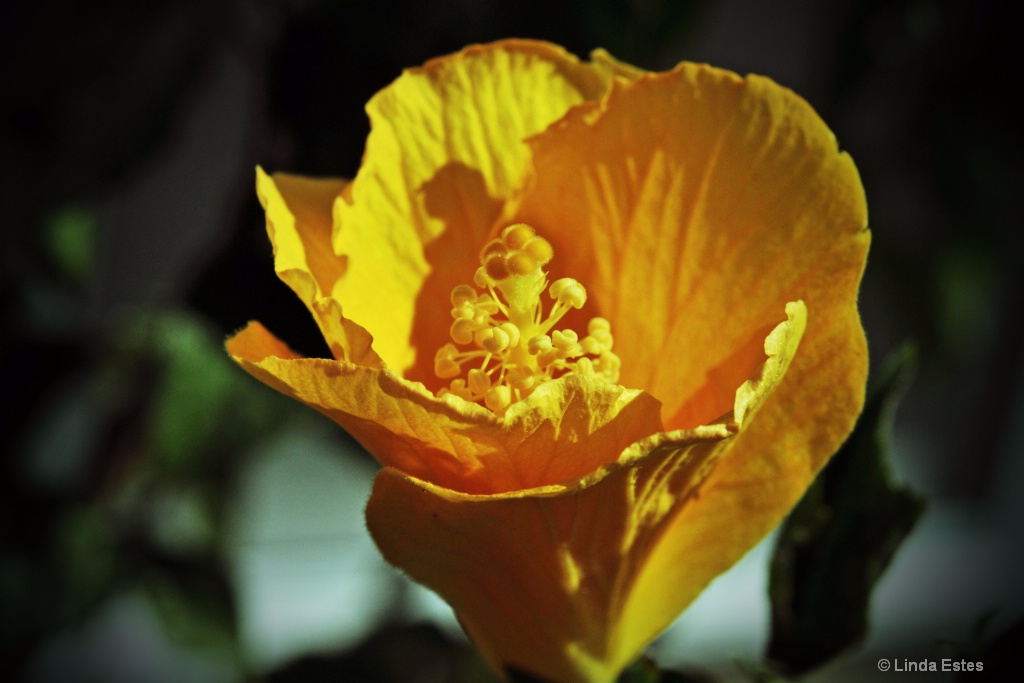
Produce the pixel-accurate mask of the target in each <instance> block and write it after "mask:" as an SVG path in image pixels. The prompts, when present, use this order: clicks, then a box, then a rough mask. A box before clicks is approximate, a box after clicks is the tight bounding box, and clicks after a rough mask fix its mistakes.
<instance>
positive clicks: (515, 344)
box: [434, 223, 620, 415]
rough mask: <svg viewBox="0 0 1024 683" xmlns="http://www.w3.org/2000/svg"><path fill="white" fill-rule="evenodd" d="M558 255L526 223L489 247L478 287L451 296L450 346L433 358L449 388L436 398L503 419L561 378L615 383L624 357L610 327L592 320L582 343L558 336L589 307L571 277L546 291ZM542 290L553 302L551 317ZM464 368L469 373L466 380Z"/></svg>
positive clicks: (482, 254)
mask: <svg viewBox="0 0 1024 683" xmlns="http://www.w3.org/2000/svg"><path fill="white" fill-rule="evenodd" d="M553 256H554V250H553V249H552V247H551V244H550V243H549V242H548V241H547V240H546V239H544V238H543V237H540V236H539V235H537V233H536V231H535V230H534V229H533V228H531V227H530V226H529V225H526V224H525V223H517V224H515V225H510V226H509V227H507V228H505V229H504V230H503V231H502V233H501V236H500V237H499V238H497V239H494V240H491V241H490V242H488V243H487V245H486V246H484V248H483V250H482V251H481V252H480V264H481V265H480V267H479V268H478V269H477V271H476V274H475V275H474V276H473V283H474V284H475V285H476V287H475V288H474V287H472V286H470V285H464V284H463V285H458V286H457V287H455V288H454V289H453V290H452V296H451V301H452V307H453V308H452V318H454V319H455V321H454V322H453V323H452V326H451V331H450V334H451V338H452V342H449V343H447V344H445V345H444V346H442V347H441V348H440V349H438V351H437V354H436V355H435V356H434V373H435V374H436V375H437V376H438V377H440V378H442V379H451V383H450V384H449V386H448V387H446V388H443V389H441V391H440V392H438V395H441V396H443V395H444V394H447V393H452V394H455V395H456V396H459V397H460V398H463V399H466V400H467V401H477V402H480V401H482V402H483V404H484V405H486V406H487V407H488V408H490V409H491V410H493V411H494V412H495V413H497V414H498V415H502V414H504V412H505V410H506V409H507V408H508V406H509V405H511V404H512V403H514V402H515V401H519V400H522V399H524V398H526V397H527V396H529V395H530V394H531V393H533V391H534V390H535V389H536V388H537V387H538V386H540V385H541V384H543V383H545V382H548V381H550V380H552V379H556V378H558V377H562V376H564V375H568V374H577V375H591V376H597V377H603V378H604V379H606V380H608V381H609V382H618V380H619V365H620V363H619V357H618V356H616V355H615V354H614V353H613V352H612V334H611V326H610V325H609V323H608V321H607V320H605V319H604V318H591V319H590V322H589V323H588V324H587V335H586V336H585V337H583V338H582V339H581V338H580V337H579V335H578V334H577V333H576V332H575V331H573V330H571V329H567V328H564V329H559V330H555V329H553V328H554V327H555V325H556V324H557V323H558V321H559V320H561V319H562V317H563V316H564V315H565V314H566V313H568V312H569V310H570V309H573V308H577V309H579V308H582V307H583V305H584V304H585V303H586V301H587V290H586V289H584V288H583V285H581V284H580V283H579V282H577V281H576V280H574V279H572V278H561V279H558V280H555V281H554V282H553V283H552V284H551V286H550V287H548V278H547V273H546V272H544V269H543V266H545V265H546V264H547V263H549V262H550V261H551V259H552V257H553ZM478 289H479V290H483V291H478ZM545 289H546V290H547V291H548V294H549V296H550V297H551V299H552V300H553V303H552V304H551V308H550V310H549V311H548V313H547V315H546V316H545V314H544V308H543V305H542V303H541V298H542V295H543V293H544V290H545ZM453 342H454V343H453ZM460 346H463V347H469V348H468V349H467V350H461V349H460V348H459V347H460ZM463 366H468V368H469V369H468V371H465V378H463V377H462V375H463V372H464V370H463ZM452 378H454V379H452Z"/></svg>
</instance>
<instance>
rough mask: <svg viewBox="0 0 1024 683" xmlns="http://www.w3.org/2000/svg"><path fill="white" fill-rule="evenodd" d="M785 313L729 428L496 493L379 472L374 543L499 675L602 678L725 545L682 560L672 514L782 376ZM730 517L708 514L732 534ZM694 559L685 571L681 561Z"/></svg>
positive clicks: (693, 591) (692, 589)
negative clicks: (436, 596)
mask: <svg viewBox="0 0 1024 683" xmlns="http://www.w3.org/2000/svg"><path fill="white" fill-rule="evenodd" d="M786 312H787V320H786V321H784V322H782V323H780V324H779V325H778V326H776V327H775V328H774V329H773V330H772V331H771V333H770V334H769V335H768V337H767V339H765V340H764V341H763V348H764V353H765V354H767V360H765V362H764V363H763V364H762V366H761V367H760V369H759V371H758V372H757V374H756V376H755V377H753V378H751V379H750V380H748V381H747V382H745V383H744V384H743V385H741V386H740V388H739V389H738V390H736V391H735V392H734V397H735V398H734V401H735V409H734V411H733V412H734V415H735V417H736V418H737V419H736V422H730V423H728V424H725V423H721V424H714V425H708V426H703V427H698V428H696V429H692V430H680V431H675V432H669V433H661V434H656V435H653V436H651V437H648V438H646V439H642V440H640V441H638V442H636V443H634V444H631V445H630V446H628V447H627V448H626V449H624V450H623V452H622V454H621V455H620V457H619V458H618V461H617V462H616V463H614V464H610V465H606V466H604V467H602V468H600V469H598V470H596V471H594V472H593V473H591V474H588V475H586V476H583V477H581V478H580V479H578V480H576V481H569V482H566V483H564V484H563V485H560V486H548V487H543V488H537V489H533V490H522V491H514V492H509V493H506V494H501V495H491V496H472V495H465V494H463V493H458V492H455V491H450V490H446V489H444V488H441V487H438V486H435V485H433V484H430V483H428V482H424V481H421V480H418V479H416V478H415V477H410V476H408V475H407V474H405V473H402V472H399V471H396V470H394V469H390V468H388V469H385V470H383V471H382V472H381V473H380V474H379V475H378V476H377V480H376V482H375V484H374V491H373V494H372V496H371V498H370V502H369V505H368V506H367V511H366V515H367V525H368V527H369V529H370V532H371V533H372V534H373V537H374V540H375V542H376V543H377V545H378V547H379V548H380V549H381V552H382V553H383V554H384V556H385V558H386V559H387V560H388V561H390V562H391V563H393V564H395V565H397V566H399V567H402V568H403V569H404V570H405V571H406V572H408V573H409V575H410V576H412V578H414V579H416V580H417V581H420V582H422V583H424V584H426V585H427V586H429V587H431V588H433V589H434V590H436V591H438V593H440V594H441V596H442V597H443V598H444V599H445V600H446V601H447V602H448V603H449V604H451V605H452V607H453V608H454V609H455V611H456V613H457V614H458V616H459V619H460V621H461V623H462V624H463V626H464V628H465V629H466V631H467V633H468V634H469V635H470V637H471V638H472V639H473V640H474V642H475V644H476V645H477V647H478V648H479V649H480V650H481V652H482V653H483V654H484V656H485V657H486V658H487V659H488V660H489V661H491V663H492V664H493V665H494V666H496V667H497V668H502V667H505V666H515V667H520V668H524V669H526V670H527V671H528V672H530V673H532V674H534V675H538V676H541V677H543V678H545V679H546V680H547V679H549V680H558V681H606V680H607V681H610V680H613V679H614V678H615V676H616V675H617V674H618V672H619V671H620V670H621V669H622V668H623V667H625V666H626V665H627V664H628V663H629V662H630V661H632V660H633V659H634V658H635V657H636V656H637V654H638V653H639V652H640V650H641V649H642V648H643V647H644V646H645V645H646V644H647V643H648V642H649V641H650V640H651V639H652V638H653V637H654V636H655V635H657V634H658V633H659V632H660V631H661V630H662V629H664V628H665V626H667V625H668V623H669V622H670V621H671V619H672V618H674V617H675V615H677V614H678V613H679V612H680V611H682V610H683V609H684V608H685V607H686V606H687V604H689V602H690V601H691V600H692V599H693V597H695V596H696V595H697V594H698V593H699V591H700V589H701V588H703V587H704V586H705V585H706V584H707V582H708V581H709V580H710V579H711V578H713V577H714V576H715V575H717V574H718V573H720V572H721V571H723V570H724V569H725V568H726V567H727V566H728V565H723V561H724V560H723V557H722V555H723V554H724V555H726V556H729V557H732V555H733V554H734V553H735V552H736V550H737V549H736V548H735V547H734V546H730V545H729V544H728V542H726V543H718V544H712V545H713V546H714V547H715V548H716V549H718V550H719V551H720V553H719V555H715V554H714V553H713V552H711V553H705V554H704V555H703V556H699V557H698V556H696V555H695V556H694V558H690V557H686V558H685V559H681V558H680V557H679V555H678V553H677V550H678V546H679V543H678V542H677V540H676V539H674V538H673V536H680V537H681V538H682V540H683V542H684V543H688V542H689V541H691V540H692V538H691V536H690V535H689V534H688V533H687V529H685V528H683V527H684V525H683V524H682V523H680V522H679V521H678V518H679V516H680V515H682V514H683V513H684V511H686V510H688V509H689V508H691V507H695V506H700V505H701V501H702V499H703V498H704V496H705V493H704V491H705V489H706V488H707V483H706V482H708V481H710V478H711V477H713V476H714V473H715V472H716V471H717V469H718V468H720V467H724V466H727V465H728V463H729V462H730V461H731V460H732V459H733V458H734V457H736V455H735V453H734V451H735V450H736V448H737V447H738V445H740V444H742V441H741V436H742V434H743V429H744V428H745V427H746V426H747V425H748V424H753V423H755V422H756V420H752V419H751V418H752V416H753V415H755V414H756V413H757V412H758V411H759V410H760V408H761V407H762V406H763V404H764V403H765V401H766V400H768V399H769V397H770V396H771V395H772V393H773V392H774V391H775V390H776V389H777V388H778V387H779V386H780V384H781V383H782V382H783V379H784V377H785V376H786V374H787V372H788V371H789V369H790V367H791V364H792V361H793V359H794V357H795V356H796V352H797V349H798V348H799V344H800V339H801V335H802V334H803V332H804V329H805V324H806V309H805V308H804V306H803V305H802V303H800V302H794V303H792V304H790V305H789V306H787V308H786ZM762 357H763V356H762ZM736 432H739V434H735V433H736ZM734 434H735V436H734ZM739 457H742V453H741V454H740V456H739ZM760 483H761V484H763V485H765V484H770V482H766V481H761V482H760ZM739 512H741V510H739V509H737V508H736V507H735V506H733V507H731V508H729V509H728V510H726V511H725V512H723V513H719V514H717V515H716V516H717V518H719V519H722V518H724V517H726V516H728V515H730V514H731V515H733V517H732V518H731V520H730V521H731V524H732V525H733V526H743V525H745V524H747V520H746V519H745V518H743V517H740V516H736V515H737V514H738V513H739ZM719 531H721V530H719ZM740 536H741V537H742V538H741V540H740V543H746V542H747V538H746V537H745V536H743V535H742V534H741V535H740ZM725 537H726V539H730V540H731V539H734V538H735V537H736V535H735V534H732V533H731V532H730V533H726V534H725ZM748 547H749V546H743V547H742V549H741V550H742V551H745V550H746V549H747V548H748ZM723 548H724V549H725V551H726V552H724V553H722V552H721V551H722V549H723ZM665 557H669V558H670V560H671V562H676V563H677V564H676V565H671V564H669V563H668V561H666V559H665ZM524 559H525V561H524ZM692 559H696V560H697V562H698V566H697V567H696V568H690V567H687V568H685V569H684V568H683V567H680V566H679V563H681V564H684V565H689V564H690V563H691V560H692ZM730 564H731V562H730ZM649 566H656V567H671V568H672V571H673V572H674V573H673V574H667V575H659V574H652V572H651V571H650V570H649V569H648V567H649ZM653 581H658V582H659V583H657V584H654V583H652V582H653ZM538 610H539V612H538Z"/></svg>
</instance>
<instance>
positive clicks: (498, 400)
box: [484, 384, 512, 413]
mask: <svg viewBox="0 0 1024 683" xmlns="http://www.w3.org/2000/svg"><path fill="white" fill-rule="evenodd" d="M511 402H512V390H511V389H509V388H508V387H507V386H505V385H504V384H499V385H498V386H496V387H491V388H490V389H488V390H487V391H486V392H485V393H484V405H485V406H487V407H488V408H490V409H491V410H493V411H494V412H496V413H501V412H504V411H505V409H506V408H508V405H509V404H510V403H511Z"/></svg>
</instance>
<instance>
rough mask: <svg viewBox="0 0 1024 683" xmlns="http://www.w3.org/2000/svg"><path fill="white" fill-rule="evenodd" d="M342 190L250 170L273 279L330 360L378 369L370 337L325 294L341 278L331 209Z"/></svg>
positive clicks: (327, 182) (337, 184) (331, 183)
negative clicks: (311, 323)
mask: <svg viewBox="0 0 1024 683" xmlns="http://www.w3.org/2000/svg"><path fill="white" fill-rule="evenodd" d="M345 189H346V183H345V181H344V180H339V179H333V178H332V179H319V178H304V177H301V176H293V175H288V174H285V173H277V174H275V175H274V176H273V177H271V176H269V175H267V174H266V173H265V172H264V171H263V169H262V168H259V167H257V169H256V194H257V195H258V196H259V199H260V203H261V204H262V205H263V209H264V210H265V211H266V214H267V235H268V236H269V237H270V243H271V244H272V245H273V247H274V270H276V271H277V275H278V277H280V278H281V279H282V280H283V281H284V282H285V283H286V284H287V285H288V286H289V287H291V288H292V291H294V292H295V293H296V294H297V295H298V296H299V298H300V299H301V300H302V302H303V303H304V304H306V307H307V308H308V309H309V311H310V313H312V314H313V318H314V319H315V320H316V322H317V325H319V327H320V331H321V332H322V333H323V336H324V340H325V341H326V342H327V344H328V346H330V348H331V352H332V353H333V354H334V357H335V358H338V359H343V360H349V361H351V362H353V363H358V364H360V365H367V366H371V367H379V366H380V364H381V361H380V358H379V357H378V356H377V354H375V353H374V352H373V350H372V349H371V343H372V341H373V340H372V339H371V338H370V335H369V334H368V333H367V332H366V330H365V329H363V328H362V327H360V326H359V325H357V324H355V323H353V322H352V321H350V320H348V319H347V318H345V316H344V315H342V310H341V305H340V304H339V303H338V301H337V300H336V299H334V298H332V297H331V296H330V292H331V291H332V289H333V288H334V286H335V284H336V283H337V282H338V280H339V279H340V278H341V277H342V276H344V274H345V260H344V259H343V258H338V257H337V256H335V255H334V250H333V248H332V247H331V207H332V206H333V204H334V200H335V199H336V198H337V197H339V196H340V195H341V193H342V191H343V190H345Z"/></svg>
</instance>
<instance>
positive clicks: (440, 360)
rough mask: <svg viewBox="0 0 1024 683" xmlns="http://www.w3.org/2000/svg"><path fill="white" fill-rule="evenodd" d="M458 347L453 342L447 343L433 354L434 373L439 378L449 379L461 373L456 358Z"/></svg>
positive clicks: (460, 367)
mask: <svg viewBox="0 0 1024 683" xmlns="http://www.w3.org/2000/svg"><path fill="white" fill-rule="evenodd" d="M458 355H459V349H458V347H456V346H455V344H452V343H448V344H445V345H444V346H442V347H441V348H439V349H438V350H437V353H436V354H434V374H435V375H437V376H438V377H440V378H441V379H451V378H453V377H458V376H459V375H461V374H462V366H461V365H459V363H458V361H457V360H456V356H458Z"/></svg>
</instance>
